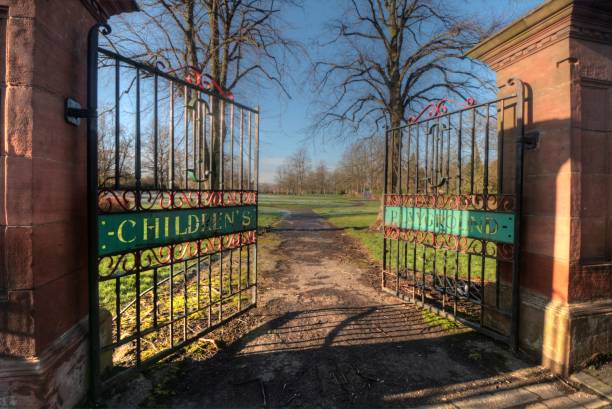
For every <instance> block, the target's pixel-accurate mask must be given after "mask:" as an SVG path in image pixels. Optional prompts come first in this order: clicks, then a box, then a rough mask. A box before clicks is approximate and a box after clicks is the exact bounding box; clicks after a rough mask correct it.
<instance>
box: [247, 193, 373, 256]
mask: <svg viewBox="0 0 612 409" xmlns="http://www.w3.org/2000/svg"><path fill="white" fill-rule="evenodd" d="M379 208H380V202H379V201H378V200H363V199H356V198H352V197H348V196H341V195H306V196H296V195H264V194H261V195H259V216H258V217H259V226H260V227H266V226H270V225H272V226H273V225H274V224H275V223H277V222H278V221H279V220H280V218H281V217H282V216H283V214H284V213H285V212H287V211H291V210H294V209H310V210H312V211H313V212H315V213H317V214H318V215H320V216H322V217H324V218H326V219H327V220H328V221H329V222H330V223H331V224H333V225H334V226H335V227H338V228H341V229H344V231H345V233H346V234H348V235H349V236H351V237H353V238H355V239H357V240H358V241H359V242H360V243H361V244H362V245H363V246H364V247H365V248H366V249H367V251H368V253H369V255H370V257H372V258H373V259H374V260H376V261H381V260H382V234H381V233H380V232H375V231H371V230H369V227H370V226H371V225H372V224H373V223H374V222H375V221H376V216H377V215H378V210H379Z"/></svg>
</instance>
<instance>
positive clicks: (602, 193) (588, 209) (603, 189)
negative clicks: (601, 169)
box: [576, 173, 610, 218]
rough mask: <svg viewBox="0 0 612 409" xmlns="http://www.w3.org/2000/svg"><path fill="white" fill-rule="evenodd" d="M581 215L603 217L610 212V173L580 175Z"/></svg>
mask: <svg viewBox="0 0 612 409" xmlns="http://www.w3.org/2000/svg"><path fill="white" fill-rule="evenodd" d="M580 180H581V184H580V196H581V198H580V204H581V206H580V216H582V217H602V218H605V216H606V215H607V214H608V211H609V207H608V206H607V196H608V189H609V187H610V186H609V185H608V175H607V174H605V173H590V174H587V173H582V174H581V175H580ZM576 194H578V192H576Z"/></svg>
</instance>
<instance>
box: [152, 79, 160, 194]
mask: <svg viewBox="0 0 612 409" xmlns="http://www.w3.org/2000/svg"><path fill="white" fill-rule="evenodd" d="M157 81H158V77H157V75H155V76H154V77H153V86H154V91H153V100H154V101H153V144H154V145H153V172H154V175H153V178H154V181H153V183H154V186H155V188H159V169H158V164H157V161H158V157H159V140H158V139H159V135H158V134H159V129H158V122H159V119H158V112H157V111H158V108H157V100H158V84H157Z"/></svg>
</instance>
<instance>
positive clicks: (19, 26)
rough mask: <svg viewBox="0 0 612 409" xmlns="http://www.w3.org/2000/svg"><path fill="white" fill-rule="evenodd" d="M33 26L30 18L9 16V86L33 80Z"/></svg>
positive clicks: (7, 33) (7, 76)
mask: <svg viewBox="0 0 612 409" xmlns="http://www.w3.org/2000/svg"><path fill="white" fill-rule="evenodd" d="M9 10H10V9H9ZM9 13H10V11H9ZM34 26H35V20H34V19H32V18H9V21H8V25H7V30H6V37H7V38H6V39H7V44H10V47H8V48H7V54H8V55H7V60H8V61H7V62H8V64H7V73H6V74H7V75H6V82H7V84H8V85H9V86H18V85H22V86H23V85H26V86H29V85H32V83H33V81H34V35H35V34H34V30H35V27H34ZM7 106H9V104H7ZM27 106H29V105H27ZM9 118H10V116H9Z"/></svg>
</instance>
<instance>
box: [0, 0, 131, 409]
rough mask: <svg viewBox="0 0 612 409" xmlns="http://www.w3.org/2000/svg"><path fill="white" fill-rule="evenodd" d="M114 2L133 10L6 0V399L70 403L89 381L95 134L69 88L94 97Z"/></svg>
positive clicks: (1, 388)
mask: <svg viewBox="0 0 612 409" xmlns="http://www.w3.org/2000/svg"><path fill="white" fill-rule="evenodd" d="M106 3H108V4H110V5H111V6H112V9H113V10H111V11H113V12H118V11H121V10H133V9H135V5H134V4H133V2H131V1H124V0H120V1H112V2H109V1H92V0H83V1H79V0H65V1H62V2H57V1H46V0H0V8H2V9H3V10H5V11H6V13H7V15H8V20H7V24H6V44H7V45H8V47H7V52H6V61H5V63H4V67H2V69H3V70H5V75H4V78H5V84H6V92H4V93H3V94H2V97H3V99H4V100H3V102H2V107H3V125H4V126H3V132H4V133H3V138H2V142H1V146H0V164H1V167H0V168H1V173H2V174H1V175H0V183H1V185H0V189H1V190H2V195H0V208H1V209H2V218H1V220H0V225H1V227H2V229H1V230H2V233H1V234H2V264H1V268H2V275H3V277H4V280H5V284H4V295H2V294H0V297H3V299H1V300H0V340H1V342H0V407H4V406H8V407H19V408H26V407H28V408H29V407H39V406H43V405H45V407H71V406H73V405H74V403H75V402H76V400H77V399H81V398H82V397H83V395H84V393H85V391H86V387H87V380H86V377H85V376H84V375H85V372H86V364H87V351H86V350H87V348H86V345H87V344H86V331H85V328H86V325H84V323H86V316H87V311H88V302H87V270H86V267H87V247H86V245H87V243H86V240H85V239H84V238H86V237H87V231H86V225H87V223H86V208H85V206H84V204H85V202H86V142H87V141H86V133H85V126H80V127H73V126H70V125H68V124H67V123H65V121H64V99H65V98H66V97H68V96H72V97H74V98H76V99H77V100H78V101H81V103H83V104H84V103H85V101H86V83H87V81H86V75H87V70H86V68H87V58H86V56H87V33H88V31H89V29H90V27H91V26H92V25H93V24H94V23H95V21H96V20H97V19H104V18H106V17H107V16H108V14H109V13H108V11H107V9H108V7H107V4H106ZM105 7H106V8H105ZM122 7H123V8H122ZM0 73H1V71H0Z"/></svg>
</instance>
